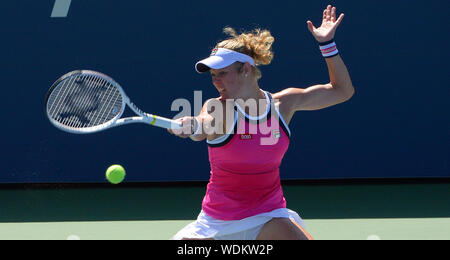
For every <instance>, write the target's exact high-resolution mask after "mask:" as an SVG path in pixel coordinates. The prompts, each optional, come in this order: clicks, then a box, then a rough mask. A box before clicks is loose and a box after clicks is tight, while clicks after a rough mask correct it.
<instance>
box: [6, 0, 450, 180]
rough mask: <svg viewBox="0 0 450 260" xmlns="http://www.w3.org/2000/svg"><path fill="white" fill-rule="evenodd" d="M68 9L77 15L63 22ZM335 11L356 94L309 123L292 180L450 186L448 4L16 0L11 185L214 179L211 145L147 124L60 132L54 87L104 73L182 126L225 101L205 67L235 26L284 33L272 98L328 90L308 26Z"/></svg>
mask: <svg viewBox="0 0 450 260" xmlns="http://www.w3.org/2000/svg"><path fill="white" fill-rule="evenodd" d="M55 2H56V4H61V3H62V4H63V5H62V6H63V7H59V9H58V8H57V9H58V10H56V11H60V12H62V13H64V12H65V11H67V12H68V13H67V16H66V17H60V18H55V17H51V14H52V12H53V11H54V7H55ZM58 2H59V3H58ZM64 3H66V4H67V8H64ZM328 3H331V4H335V5H337V6H338V11H339V12H344V13H345V14H346V17H345V19H344V22H343V23H342V24H341V27H340V28H339V29H338V33H337V35H336V42H337V43H338V47H339V50H340V52H341V54H342V57H343V59H344V61H345V63H346V64H347V66H348V68H349V71H350V73H351V76H352V79H353V83H354V85H355V87H356V94H355V96H354V97H353V99H352V100H350V101H349V102H347V103H344V104H341V105H338V106H335V107H332V108H329V109H325V110H320V111H314V112H299V113H297V114H296V115H295V117H294V119H293V121H292V123H291V125H290V128H291V130H292V132H293V138H292V143H291V147H290V148H289V151H288V153H287V155H286V157H285V159H284V162H283V165H282V169H281V172H282V173H281V175H282V179H338V178H392V177H450V171H449V166H448V164H449V147H450V146H449V144H450V142H449V132H450V131H449V106H448V100H449V86H448V82H449V69H448V68H449V67H448V61H449V60H450V59H449V58H450V57H449V56H450V55H449V52H448V51H447V50H446V44H447V42H448V40H449V35H448V32H449V31H450V30H449V18H448V10H449V9H450V4H449V3H450V2H449V1H447V0H441V1H437V0H436V1H434V0H432V1H408V2H406V1H375V2H374V1H322V0H320V1H319V0H317V1H265V0H258V1H253V0H247V1H242V2H239V3H232V2H229V3H218V2H213V1H206V0H196V1H143V0H142V1H138V0H133V1H122V0H120V1H119V0H116V1H111V0H72V1H67V0H39V1H32V0H14V1H0V32H1V41H0V51H1V53H2V54H1V59H0V68H1V70H0V73H1V81H0V84H1V87H2V102H1V103H0V104H1V110H0V111H1V118H2V121H3V122H2V127H1V128H0V131H1V147H2V150H1V153H2V155H1V165H2V171H1V173H0V182H5V183H24V182H103V181H104V172H105V169H106V168H107V167H108V166H109V165H111V164H116V163H118V164H122V165H124V166H125V167H126V169H127V171H128V178H127V181H129V182H144V181H180V180H188V181H189V180H207V179H208V178H209V162H208V156H207V146H206V143H204V142H201V143H194V142H191V141H189V140H183V139H178V138H175V137H173V136H171V135H170V134H168V133H167V132H166V131H165V130H162V129H159V128H153V127H148V126H146V125H132V126H125V127H121V128H116V129H112V130H109V131H107V132H102V133H98V134H94V135H84V136H78V135H70V134H66V133H64V132H61V131H59V130H57V129H55V128H54V127H53V126H52V125H51V124H50V123H49V122H48V120H47V118H46V116H45V113H44V97H45V94H46V92H47V90H48V88H49V86H50V85H51V84H52V83H53V82H54V81H55V80H56V79H57V78H58V77H59V76H61V75H63V74H65V73H67V72H69V71H72V70H75V69H92V70H97V71H101V72H103V73H105V74H108V75H110V76H112V77H113V78H115V79H116V80H117V81H118V82H119V83H120V84H121V85H122V86H124V88H125V89H126V92H127V93H128V95H129V96H130V97H131V99H132V100H133V101H134V102H135V103H136V104H137V105H138V106H140V107H141V108H142V109H143V110H145V111H148V112H152V113H155V114H159V115H163V116H167V117H173V116H175V115H176V114H177V113H178V111H171V104H172V102H173V101H174V100H175V99H177V98H186V99H188V100H190V101H192V102H193V101H194V90H201V91H202V97H203V100H207V99H209V98H212V97H216V96H217V93H216V90H215V89H214V88H213V86H212V84H211V80H210V78H209V76H207V75H199V74H197V73H196V72H195V71H194V64H195V62H196V61H197V60H198V59H200V58H204V57H206V56H208V55H209V53H210V51H211V48H212V47H214V45H215V44H216V42H217V41H219V40H222V39H224V38H225V37H226V36H225V35H224V34H222V28H224V27H225V26H232V27H234V28H236V29H246V30H251V29H253V28H256V27H262V28H267V29H270V30H271V31H272V33H273V35H274V36H275V38H276V42H275V44H274V47H273V48H274V52H275V55H276V56H275V59H274V61H273V63H272V64H271V65H270V66H267V67H262V72H263V78H262V79H261V81H260V85H261V87H262V88H263V89H265V90H268V91H271V92H277V91H279V90H282V89H284V88H287V87H293V86H295V87H307V86H309V85H312V84H317V83H325V82H327V81H328V73H327V68H326V64H325V62H324V60H323V59H322V58H321V55H320V52H319V50H318V46H317V44H316V42H315V41H314V39H313V38H312V36H311V35H310V33H309V31H308V30H307V27H306V21H307V20H308V19H311V20H312V21H313V22H314V23H315V24H316V25H318V24H319V23H320V20H321V12H322V10H323V8H324V7H325V6H326V5H327V4H328ZM69 4H70V5H69ZM63 16H64V15H63Z"/></svg>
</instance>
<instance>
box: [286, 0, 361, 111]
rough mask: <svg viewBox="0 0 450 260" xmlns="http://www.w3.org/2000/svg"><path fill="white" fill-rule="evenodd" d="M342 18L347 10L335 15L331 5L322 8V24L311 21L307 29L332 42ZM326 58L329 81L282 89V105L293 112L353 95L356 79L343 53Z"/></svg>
mask: <svg viewBox="0 0 450 260" xmlns="http://www.w3.org/2000/svg"><path fill="white" fill-rule="evenodd" d="M343 18H344V14H341V15H340V16H339V18H337V19H336V8H335V7H332V6H331V5H330V6H328V7H327V8H326V9H325V10H324V12H323V21H322V25H321V26H320V27H319V28H316V27H315V26H314V25H313V23H312V22H311V21H308V22H307V23H308V29H309V31H310V32H311V33H312V35H313V36H314V38H315V39H316V40H317V41H318V42H319V43H330V42H333V39H334V35H335V32H336V29H337V27H338V26H339V24H340V23H341V22H342V19H343ZM330 50H333V48H331V49H330ZM324 52H325V51H324ZM325 60H326V63H327V66H328V72H329V77H330V82H329V83H327V84H319V85H314V86H311V87H308V88H289V89H286V90H284V91H282V92H280V93H279V94H280V95H279V97H280V101H281V103H282V104H283V106H285V107H286V106H287V107H288V108H289V109H288V110H290V111H291V112H295V111H299V110H318V109H323V108H326V107H330V106H333V105H336V104H339V103H342V102H345V101H347V100H349V99H350V98H351V97H352V96H353V94H354V92H355V90H354V87H353V83H352V80H351V78H350V74H349V72H348V70H347V67H346V65H345V64H344V61H343V60H342V58H341V56H340V55H339V54H337V55H336V56H333V57H328V58H326V59H325Z"/></svg>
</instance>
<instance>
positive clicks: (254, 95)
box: [224, 81, 265, 101]
mask: <svg viewBox="0 0 450 260" xmlns="http://www.w3.org/2000/svg"><path fill="white" fill-rule="evenodd" d="M224 98H225V97H224ZM225 99H234V100H236V99H242V100H243V101H247V100H249V99H254V100H258V99H265V95H264V92H263V91H262V90H261V89H260V87H259V85H258V82H256V81H255V82H253V83H251V84H248V85H244V86H242V87H241V88H239V90H237V91H236V92H234V93H228V95H227V97H226V98H225Z"/></svg>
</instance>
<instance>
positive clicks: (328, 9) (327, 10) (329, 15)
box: [325, 5, 332, 21]
mask: <svg viewBox="0 0 450 260" xmlns="http://www.w3.org/2000/svg"><path fill="white" fill-rule="evenodd" d="M331 9H332V7H331V5H329V6H327V9H325V11H326V15H327V17H326V18H327V21H331Z"/></svg>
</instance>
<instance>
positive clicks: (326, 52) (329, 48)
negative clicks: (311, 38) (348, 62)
mask: <svg viewBox="0 0 450 260" xmlns="http://www.w3.org/2000/svg"><path fill="white" fill-rule="evenodd" d="M319 45H320V51H321V52H322V56H323V57H324V58H331V57H334V56H336V55H338V54H339V51H338V49H337V47H336V43H335V42H334V40H331V41H328V42H324V43H319Z"/></svg>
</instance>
